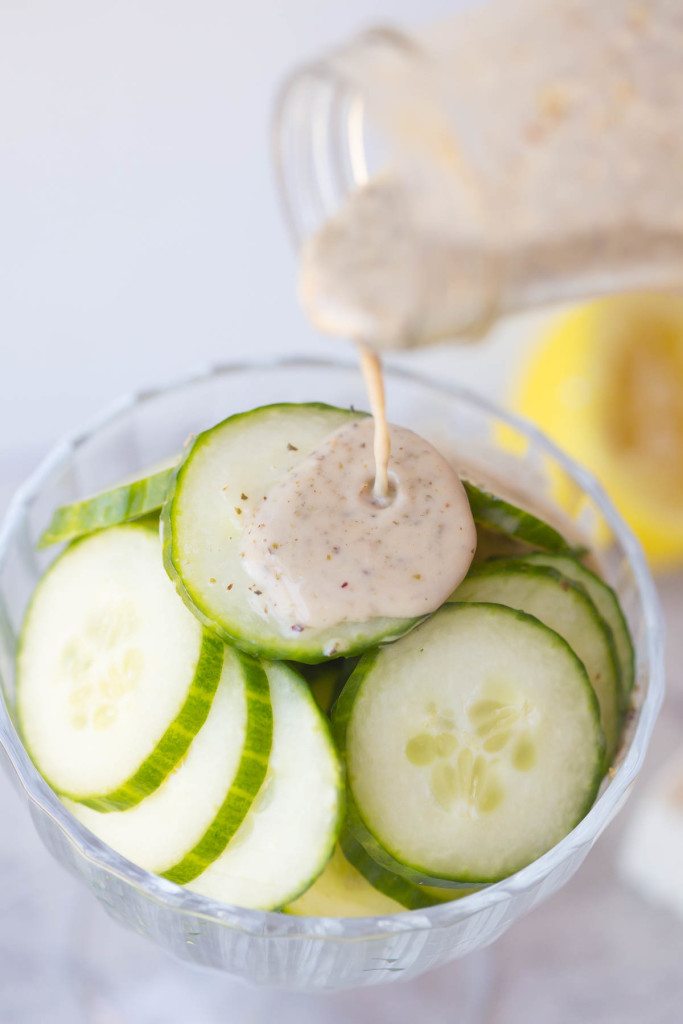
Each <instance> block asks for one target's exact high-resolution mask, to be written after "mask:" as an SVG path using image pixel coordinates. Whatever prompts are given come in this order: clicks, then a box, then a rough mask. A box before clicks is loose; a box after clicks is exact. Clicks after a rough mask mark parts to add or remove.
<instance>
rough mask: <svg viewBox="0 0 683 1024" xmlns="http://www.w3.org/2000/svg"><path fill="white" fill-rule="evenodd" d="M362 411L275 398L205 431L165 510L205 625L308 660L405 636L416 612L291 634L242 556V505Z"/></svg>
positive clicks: (183, 591) (174, 572)
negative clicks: (269, 615) (261, 595)
mask: <svg viewBox="0 0 683 1024" xmlns="http://www.w3.org/2000/svg"><path fill="white" fill-rule="evenodd" d="M362 415H364V414H361V413H356V412H350V411H349V410H346V409H336V408H334V407H333V406H328V405H319V404H307V405H268V406H263V407H262V408H260V409H253V410H252V411H251V412H245V413H241V414H238V415H236V416H231V417H230V419H227V420H224V421H223V422H222V423H219V424H218V426H216V427H214V428H213V429H211V430H207V431H206V432H205V433H203V434H200V435H199V436H198V437H197V438H196V440H195V442H194V444H193V445H192V447H191V448H190V449H189V451H188V452H187V454H186V455H185V458H184V460H183V462H182V463H181V466H180V468H179V470H178V474H177V477H176V480H175V485H174V487H173V488H172V490H171V492H170V493H169V497H168V499H167V501H166V504H165V505H164V509H163V512H162V517H161V518H162V533H163V537H164V562H165V565H166V570H167V572H168V574H169V576H170V577H171V579H172V580H173V581H174V583H175V585H176V587H177V589H178V593H179V594H180V595H181V597H182V598H183V600H184V601H185V602H186V604H187V605H188V607H190V608H191V609H192V611H193V612H194V613H195V615H197V616H198V617H199V618H200V619H201V620H202V621H203V622H204V623H205V625H207V626H209V627H210V628H211V629H212V630H214V631H215V632H216V633H218V635H219V636H221V637H222V638H223V639H224V640H226V641H227V642H229V643H234V644H235V645H236V646H238V647H240V648H242V649H243V650H245V651H247V653H250V654H257V655H260V656H263V657H267V658H274V659H284V660H292V661H301V662H305V663H308V664H312V663H315V662H321V661H325V660H327V659H328V658H330V657H339V656H348V655H352V654H356V653H359V652H361V651H363V650H365V649H366V648H368V647H372V646H374V645H376V644H378V643H381V642H383V641H387V640H394V639H395V638H396V637H397V636H401V635H402V634H403V633H406V632H407V631H408V630H409V629H412V627H413V626H414V625H415V624H416V622H418V621H419V620H418V619H387V618H376V619H372V620H370V621H369V622H365V623H353V622H345V623H342V624H341V625H338V626H335V627H334V628H330V629H313V628H305V629H303V630H302V631H296V632H292V633H291V634H289V635H284V634H283V632H282V631H281V630H280V629H279V628H278V625H277V624H276V623H274V622H270V621H268V620H267V619H265V618H264V617H262V616H261V615H260V614H259V613H258V612H257V611H256V610H254V609H253V608H252V606H251V604H250V602H249V597H250V594H249V587H250V586H253V583H252V581H251V580H250V578H249V577H248V576H247V574H246V573H245V571H244V569H243V567H242V561H241V558H240V554H239V552H240V541H241V537H242V533H243V526H242V522H243V520H244V519H245V518H246V516H245V515H244V514H243V513H245V512H247V511H248V510H249V508H250V507H253V506H254V504H255V503H256V502H258V501H260V500H261V498H262V497H263V496H264V495H265V494H267V493H268V491H269V489H270V488H271V487H272V486H273V484H274V483H275V482H276V481H277V480H278V479H279V478H280V477H282V476H283V475H284V474H285V473H287V472H289V471H290V470H291V469H292V468H293V467H294V466H295V465H296V464H297V463H298V462H300V461H301V460H302V459H304V458H306V457H307V456H308V455H309V454H310V453H311V451H313V450H314V449H315V448H317V447H318V446H319V445H320V444H321V443H322V442H323V441H324V440H325V438H327V437H328V436H329V435H330V434H331V433H333V432H334V431H335V430H336V429H337V428H339V427H340V426H343V425H344V424H345V423H348V422H349V421H350V420H352V419H353V418H354V417H355V418H359V417H360V416H362Z"/></svg>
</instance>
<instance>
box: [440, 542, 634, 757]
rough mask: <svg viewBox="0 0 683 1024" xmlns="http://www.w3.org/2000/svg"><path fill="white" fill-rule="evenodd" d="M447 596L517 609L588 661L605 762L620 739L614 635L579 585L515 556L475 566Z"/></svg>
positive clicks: (619, 703)
mask: <svg viewBox="0 0 683 1024" xmlns="http://www.w3.org/2000/svg"><path fill="white" fill-rule="evenodd" d="M450 600H451V601H476V602H481V601H490V602H495V603H496V604H504V605H507V606H508V607H510V608H517V609H519V611H522V612H526V613H527V615H533V616H535V617H536V618H537V619H539V620H540V621H541V622H542V623H544V625H546V626H548V628H549V629H553V630H555V632H556V633H559V635H560V636H561V637H563V638H564V639H565V640H566V641H567V643H568V644H569V646H570V647H571V648H572V649H573V650H574V651H575V652H576V654H577V655H578V657H579V658H580V659H581V661H582V662H583V663H584V665H585V666H586V670H587V671H588V676H589V678H590V681H591V683H592V685H593V689H594V690H595V693H596V696H597V698H598V703H599V705H600V717H601V720H602V728H603V730H604V733H605V744H606V756H607V763H608V764H610V763H611V761H612V758H613V757H614V754H615V752H616V749H617V745H618V743H619V733H620V730H621V720H622V708H621V693H620V690H619V670H618V667H617V660H616V653H615V649H614V640H613V638H612V634H611V632H610V629H609V627H608V626H607V624H606V622H605V620H604V619H603V618H602V616H601V615H600V613H599V612H598V610H597V608H596V607H595V605H594V604H593V602H592V601H591V599H590V597H589V596H588V594H587V593H586V592H585V590H583V588H582V587H580V586H578V585H577V584H576V583H572V582H571V580H568V579H567V578H566V577H564V576H562V575H560V573H558V572H557V571H556V570H555V569H551V568H548V567H546V566H542V565H530V564H528V563H527V562H526V561H522V560H519V559H510V560H503V559H501V560H499V561H495V562H489V563H486V564H485V565H480V566H477V568H476V569H474V570H473V571H472V572H471V573H470V574H469V575H468V576H467V577H466V579H465V580H463V582H462V583H461V584H460V586H459V587H458V589H457V590H456V591H455V593H454V594H453V596H452V597H451V598H450Z"/></svg>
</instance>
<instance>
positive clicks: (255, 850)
mask: <svg viewBox="0 0 683 1024" xmlns="http://www.w3.org/2000/svg"><path fill="white" fill-rule="evenodd" d="M263 667H264V669H265V671H266V675H267V676H268V681H269V684H270V695H271V701H272V705H273V745H272V749H271V754H270V763H269V766H268V774H267V776H266V781H265V783H264V785H263V787H262V789H261V791H260V793H259V795H258V797H257V798H256V801H255V802H254V805H253V807H252V808H251V810H250V811H249V813H248V814H247V816H246V818H245V819H244V822H243V824H242V825H241V827H240V828H239V829H238V831H237V833H236V835H235V836H234V838H233V839H232V840H231V842H230V843H229V844H228V845H227V847H226V848H225V850H224V851H223V853H222V854H221V855H220V856H219V857H218V858H217V859H216V860H215V861H214V862H213V863H212V864H211V865H210V866H209V867H208V868H207V869H206V871H204V872H203V873H202V874H201V875H199V876H198V877H196V878H194V879H193V880H192V881H191V882H190V883H189V885H188V888H190V889H192V890H193V891H195V892H199V893H202V894H203V895H204V896H209V897H210V898H212V899H215V900H221V901H222V902H224V903H234V904H237V905H238V906H243V907H253V908H255V909H259V910H274V909H277V908H278V907H282V906H284V905H285V904H287V903H290V902H291V901H292V900H294V899H296V897H297V896H298V895H299V894H300V893H301V892H303V891H304V890H305V889H307V888H308V887H309V886H310V885H311V884H312V883H313V881H314V880H315V879H316V878H317V877H318V875H319V874H321V872H322V871H323V869H324V867H325V864H326V863H327V861H328V860H329V858H330V856H331V854H332V850H333V849H334V845H335V843H336V841H337V834H338V832H339V826H340V821H341V815H342V811H343V785H342V773H341V767H340V764H339V759H338V757H337V753H336V750H335V747H334V744H333V742H332V737H331V736H330V731H329V727H328V725H327V722H326V720H325V718H324V716H323V715H322V713H321V712H320V711H319V709H318V707H317V706H316V704H315V701H314V700H313V698H312V696H311V693H310V690H309V688H308V686H307V684H306V683H305V682H304V680H303V679H302V678H301V676H299V675H298V674H297V673H296V672H294V671H293V670H292V669H290V668H288V667H287V666H286V665H281V664H277V663H275V662H264V663H263Z"/></svg>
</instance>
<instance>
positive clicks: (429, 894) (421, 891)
mask: <svg viewBox="0 0 683 1024" xmlns="http://www.w3.org/2000/svg"><path fill="white" fill-rule="evenodd" d="M339 845H340V847H341V849H342V852H343V854H344V856H345V857H346V859H347V860H348V862H349V863H350V864H351V865H352V866H353V867H354V868H355V869H356V871H358V872H359V873H360V874H361V875H362V876H363V878H364V879H365V880H366V882H369V883H370V885H372V886H373V887H374V888H375V889H377V890H378V891H379V892H381V893H382V894H383V895H384V896H388V897H389V899H392V900H395V901H396V903H400V904H401V906H402V907H405V908H406V910H423V909H425V908H426V907H433V906H436V905H437V904H439V903H448V902H450V901H451V900H456V899H462V898H463V897H464V896H467V895H468V894H469V893H470V892H474V891H475V889H470V888H467V889H463V891H462V892H459V891H458V890H456V889H453V888H450V889H440V888H439V887H438V886H428V885H417V884H416V883H414V882H409V881H408V880H407V879H406V878H401V876H400V875H397V874H395V873H394V872H392V871H388V870H387V869H386V868H384V867H382V865H381V864H378V863H377V861H375V860H373V859H372V857H371V856H370V854H369V853H368V852H367V850H366V849H365V847H364V846H362V845H361V843H359V842H358V840H357V839H356V837H355V836H354V835H353V833H352V832H351V831H349V830H348V829H347V830H345V831H343V832H342V834H341V836H340V837H339Z"/></svg>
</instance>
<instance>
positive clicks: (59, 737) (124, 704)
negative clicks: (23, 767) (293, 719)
mask: <svg viewBox="0 0 683 1024" xmlns="http://www.w3.org/2000/svg"><path fill="white" fill-rule="evenodd" d="M222 664H223V645H222V643H221V642H220V640H218V639H217V638H216V637H214V636H212V635H211V634H210V633H208V632H207V631H206V630H204V629H203V628H202V626H201V624H200V623H199V622H197V620H196V619H195V618H194V617H193V616H192V615H190V614H189V612H188V611H187V609H186V608H185V607H184V606H183V604H182V602H181V601H179V600H178V597H177V595H176V593H175V592H174V590H173V587H172V586H171V584H170V583H169V581H168V577H167V576H166V574H165V573H164V570H163V566H162V564H161V558H160V551H159V538H158V536H157V535H156V534H155V533H154V532H153V531H152V530H150V529H148V528H146V527H144V526H141V525H128V526H116V527H112V528H111V529H109V530H106V531H102V532H100V533H96V534H93V535H92V536H91V537H86V538H85V539H83V540H80V541H78V542H77V543H76V544H74V545H72V546H71V547H69V548H67V549H66V551H65V552H64V553H63V554H62V555H60V557H59V558H58V559H57V560H56V561H55V562H54V563H53V564H52V566H51V567H50V569H49V570H48V572H47V573H46V574H45V576H44V577H43V579H42V580H41V581H40V583H39V584H38V587H37V588H36V591H35V593H34V595H33V599H32V601H31V604H30V607H29V610H28V612H27V615H26V619H25V622H24V626H23V629H22V635H21V640H20V645H19V653H18V664H17V680H18V685H17V706H18V715H19V721H20V726H21V730H22V733H23V736H24V740H25V743H26V746H27V749H28V750H29V751H30V753H31V756H32V757H33V760H34V761H35V763H36V765H37V767H38V768H39V769H40V771H41V772H42V773H43V775H44V776H45V778H46V779H47V781H48V782H49V783H50V785H51V786H53V788H54V789H56V790H57V791H58V792H59V793H61V794H63V795H64V796H68V797H70V798H71V799H72V800H78V801H80V802H81V803H85V804H87V805H88V806H89V807H92V808H94V809H95V810H99V811H108V810H124V809H126V808H128V807H133V806H135V804H137V803H139V802H140V800H142V799H143V798H144V797H146V796H148V795H149V794H150V793H152V792H153V791H154V790H155V789H157V787H158V786H160V785H161V783H162V782H163V781H164V779H165V778H166V777H167V776H168V774H169V772H171V771H172V770H173V769H174V768H175V766H176V765H177V764H178V762H179V761H180V760H181V759H182V758H183V757H184V756H185V754H186V752H187V749H188V747H189V746H190V743H191V742H192V739H193V737H194V736H195V734H196V733H197V732H198V730H199V729H200V728H201V726H202V725H203V724H204V722H205V720H206V717H207V715H208V712H209V708H210V707H211V701H212V700H213V697H214V693H215V691H216V687H217V686H218V681H219V679H220V674H221V668H222Z"/></svg>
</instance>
